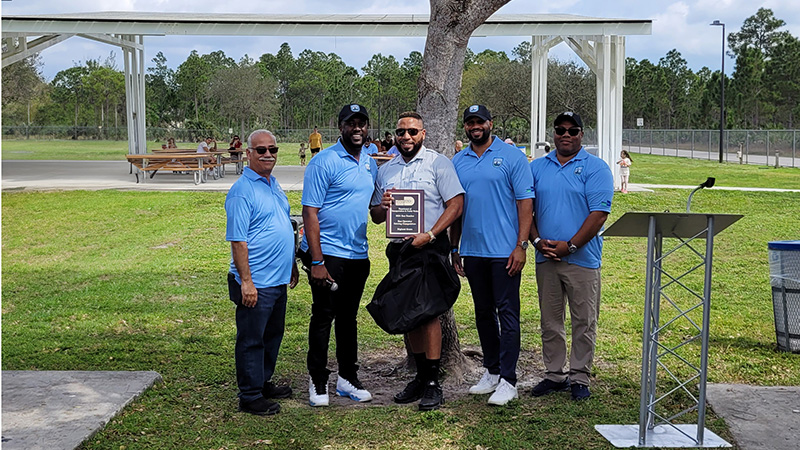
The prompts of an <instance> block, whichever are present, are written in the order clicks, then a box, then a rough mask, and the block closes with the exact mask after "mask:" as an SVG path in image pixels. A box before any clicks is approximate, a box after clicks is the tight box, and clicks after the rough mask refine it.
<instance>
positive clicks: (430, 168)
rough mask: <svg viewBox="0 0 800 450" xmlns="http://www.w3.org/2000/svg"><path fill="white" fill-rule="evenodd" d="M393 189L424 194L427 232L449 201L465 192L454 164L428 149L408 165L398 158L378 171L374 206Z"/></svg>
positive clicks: (420, 152)
mask: <svg viewBox="0 0 800 450" xmlns="http://www.w3.org/2000/svg"><path fill="white" fill-rule="evenodd" d="M391 188H395V189H421V190H423V191H425V229H426V230H430V229H431V228H433V225H435V224H436V221H437V220H439V217H440V216H441V215H442V213H444V210H445V208H446V205H445V203H446V202H447V201H448V200H450V199H451V198H453V197H455V196H456V195H459V194H463V193H464V188H463V187H461V182H459V181H458V175H456V170H455V168H454V167H453V163H452V162H450V160H449V159H447V157H446V156H444V155H442V154H440V153H437V152H435V151H433V150H430V149H428V148H427V147H425V146H422V148H421V149H419V152H418V153H417V154H416V155H415V156H414V158H412V159H411V161H409V162H407V163H406V161H405V160H404V159H403V156H402V155H399V156H396V157H395V158H393V159H391V160H390V161H388V162H387V163H386V164H384V165H382V166H380V167H379V168H378V176H377V178H376V180H375V192H374V193H373V194H372V201H371V202H370V204H371V206H375V205H379V204H380V203H381V197H383V193H384V192H385V191H386V190H388V189H391Z"/></svg>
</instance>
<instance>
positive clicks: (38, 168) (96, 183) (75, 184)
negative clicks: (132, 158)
mask: <svg viewBox="0 0 800 450" xmlns="http://www.w3.org/2000/svg"><path fill="white" fill-rule="evenodd" d="M229 168H230V169H231V171H229V172H228V173H227V175H226V176H225V177H224V178H219V179H217V180H214V179H209V180H208V182H206V183H200V184H198V185H195V184H194V181H193V179H192V175H181V174H176V173H172V172H162V173H158V174H156V175H155V176H154V177H153V178H147V180H145V181H144V182H143V183H142V182H140V183H137V182H136V177H135V176H134V175H133V174H131V173H130V164H128V162H127V161H22V160H6V161H2V169H3V170H2V179H1V180H0V183H2V189H3V190H34V191H48V190H76V189H82V190H100V189H120V190H130V191H220V192H227V191H228V190H229V189H230V188H231V185H232V184H233V183H234V182H235V181H236V180H237V179H239V175H236V174H234V173H233V170H232V169H233V166H230V165H229ZM304 173H305V166H276V167H275V169H274V170H273V171H272V175H274V176H275V178H276V179H277V180H278V183H280V185H281V187H282V188H283V190H285V191H302V190H303V174H304ZM696 187H697V186H686V185H667V184H640V183H631V184H630V186H629V189H628V190H629V191H630V192H650V191H651V190H652V189H694V188H696ZM710 189H711V190H738V191H754V192H800V189H773V188H744V187H724V186H714V187H713V188H710Z"/></svg>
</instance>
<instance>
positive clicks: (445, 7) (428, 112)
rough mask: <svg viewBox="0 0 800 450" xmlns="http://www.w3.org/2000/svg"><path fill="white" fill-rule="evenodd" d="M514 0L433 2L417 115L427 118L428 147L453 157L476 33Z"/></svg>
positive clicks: (436, 0)
mask: <svg viewBox="0 0 800 450" xmlns="http://www.w3.org/2000/svg"><path fill="white" fill-rule="evenodd" d="M509 1H510V0H430V4H431V18H430V24H429V25H428V37H427V39H426V41H425V54H424V55H423V59H422V71H421V72H420V75H419V83H418V85H417V88H418V95H417V112H419V113H420V114H421V115H422V117H423V118H424V119H425V129H426V130H427V135H426V138H425V146H426V147H428V148H430V149H434V150H436V151H438V152H440V153H444V154H445V155H447V156H448V157H451V156H453V154H454V153H455V148H454V146H453V143H454V142H455V134H454V132H455V128H456V121H457V120H458V96H459V94H460V92H461V75H462V72H463V71H464V55H465V53H466V51H467V44H468V43H469V38H470V36H471V35H472V32H473V31H475V29H476V28H478V27H479V26H480V25H481V24H483V22H485V21H486V19H488V18H489V16H491V15H492V14H494V12H495V11H497V10H498V9H500V7H501V6H503V5H505V4H506V3H508V2H509Z"/></svg>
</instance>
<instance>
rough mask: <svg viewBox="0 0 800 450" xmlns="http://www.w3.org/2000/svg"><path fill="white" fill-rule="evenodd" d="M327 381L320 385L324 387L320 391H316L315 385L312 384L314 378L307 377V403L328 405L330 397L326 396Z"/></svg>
mask: <svg viewBox="0 0 800 450" xmlns="http://www.w3.org/2000/svg"><path fill="white" fill-rule="evenodd" d="M327 385H328V382H327V381H326V382H325V386H322V388H323V389H324V390H323V391H322V392H319V393H318V392H317V387H316V386H314V380H313V379H312V378H311V377H308V404H309V405H311V406H328V404H329V403H330V399H329V398H328V386H327Z"/></svg>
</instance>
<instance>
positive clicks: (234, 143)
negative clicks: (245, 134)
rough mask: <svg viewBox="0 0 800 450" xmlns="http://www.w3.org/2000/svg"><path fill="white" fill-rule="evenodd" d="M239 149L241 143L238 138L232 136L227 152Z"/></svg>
mask: <svg viewBox="0 0 800 450" xmlns="http://www.w3.org/2000/svg"><path fill="white" fill-rule="evenodd" d="M240 148H242V141H240V140H239V136H233V139H231V143H230V145H229V146H228V150H239V149H240Z"/></svg>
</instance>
